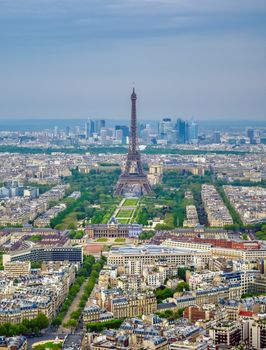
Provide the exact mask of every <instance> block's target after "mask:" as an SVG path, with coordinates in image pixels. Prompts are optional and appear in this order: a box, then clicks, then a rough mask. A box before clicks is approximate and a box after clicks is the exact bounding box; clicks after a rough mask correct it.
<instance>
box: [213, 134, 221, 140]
mask: <svg viewBox="0 0 266 350" xmlns="http://www.w3.org/2000/svg"><path fill="white" fill-rule="evenodd" d="M213 142H214V143H221V134H220V132H219V131H215V132H214V134H213Z"/></svg>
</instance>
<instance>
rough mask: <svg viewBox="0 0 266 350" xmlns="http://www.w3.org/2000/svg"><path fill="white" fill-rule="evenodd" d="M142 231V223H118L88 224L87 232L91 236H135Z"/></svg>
mask: <svg viewBox="0 0 266 350" xmlns="http://www.w3.org/2000/svg"><path fill="white" fill-rule="evenodd" d="M141 232H142V225H139V224H128V225H122V224H117V223H110V224H98V225H88V226H87V227H86V228H85V233H86V234H87V235H88V236H89V238H135V237H138V236H139V235H140V234H141Z"/></svg>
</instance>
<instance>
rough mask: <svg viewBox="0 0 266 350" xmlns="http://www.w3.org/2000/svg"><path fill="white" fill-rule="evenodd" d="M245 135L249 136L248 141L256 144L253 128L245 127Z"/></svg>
mask: <svg viewBox="0 0 266 350" xmlns="http://www.w3.org/2000/svg"><path fill="white" fill-rule="evenodd" d="M247 137H248V138H249V142H250V143H251V144H252V145H254V144H256V137H255V130H254V129H247Z"/></svg>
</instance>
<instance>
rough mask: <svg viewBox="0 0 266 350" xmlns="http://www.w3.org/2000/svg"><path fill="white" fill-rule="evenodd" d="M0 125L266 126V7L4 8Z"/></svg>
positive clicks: (29, 4)
mask: <svg viewBox="0 0 266 350" xmlns="http://www.w3.org/2000/svg"><path fill="white" fill-rule="evenodd" d="M0 10H1V11H0V12H1V14H0V18H1V24H0V29H1V34H0V44H1V47H2V56H1V67H0V74H1V78H2V79H1V82H0V92H1V94H0V104H1V110H0V119H1V120H4V119H16V118H21V119H23V118H29V119H30V118H36V119H38V118H49V119H52V118H77V119H79V118H86V117H90V116H93V117H94V118H96V119H101V118H104V119H107V118H110V119H112V118H116V119H119V120H121V119H127V117H128V115H129V110H128V106H127V94H128V91H129V90H130V88H131V86H132V81H135V82H136V87H137V89H138V92H139V93H138V95H139V115H138V116H139V120H146V119H154V120H155V119H156V120H159V119H161V118H162V117H164V116H170V117H172V118H175V116H181V117H183V118H185V119H189V118H191V117H194V118H195V119H196V120H204V119H205V120H211V119H213V118H215V119H216V118H217V120H220V119H228V120H232V119H234V120H241V119H243V120H247V119H249V120H250V119H251V120H252V119H256V120H263V119H264V118H265V111H266V106H265V101H264V91H265V59H264V58H265V45H264V34H265V29H266V26H265V16H266V6H265V3H264V2H263V1H260V0H256V1H252V2H251V1H248V0H245V1H242V2H241V6H240V4H239V2H234V3H232V2H231V1H223V3H219V4H218V3H216V4H213V3H211V2H210V1H201V2H200V3H199V2H198V1H195V0H191V1H189V2H184V1H171V0H169V1H155V0H153V1H134V2H132V1H129V0H128V1H123V2H122V1H121V0H116V1H112V2H108V3H107V2H105V1H97V2H95V1H89V2H85V1H81V0H78V1H76V2H75V4H74V3H72V2H70V1H68V2H64V4H63V5H62V4H60V3H59V2H57V1H52V0H49V1H48V2H47V1H45V2H44V1H40V2H38V5H36V4H35V2H34V1H32V0H28V1H25V2H23V4H22V3H19V2H18V1H14V2H12V4H10V2H9V1H1V3H0Z"/></svg>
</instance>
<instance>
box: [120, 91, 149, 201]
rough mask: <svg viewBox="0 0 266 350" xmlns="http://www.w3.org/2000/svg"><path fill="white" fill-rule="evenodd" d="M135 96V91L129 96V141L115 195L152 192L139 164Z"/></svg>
mask: <svg viewBox="0 0 266 350" xmlns="http://www.w3.org/2000/svg"><path fill="white" fill-rule="evenodd" d="M136 101H137V95H136V93H135V89H134V88H133V92H132V94H131V126H130V140H129V148H128V153H127V160H126V165H125V169H124V171H123V172H122V174H121V175H120V177H119V180H118V182H117V185H116V188H115V195H125V196H130V195H131V196H136V195H143V194H149V193H151V192H152V189H151V185H150V183H149V181H148V178H147V176H146V174H145V173H144V171H143V167H142V164H141V155H140V152H139V150H138V147H137V113H136Z"/></svg>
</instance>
